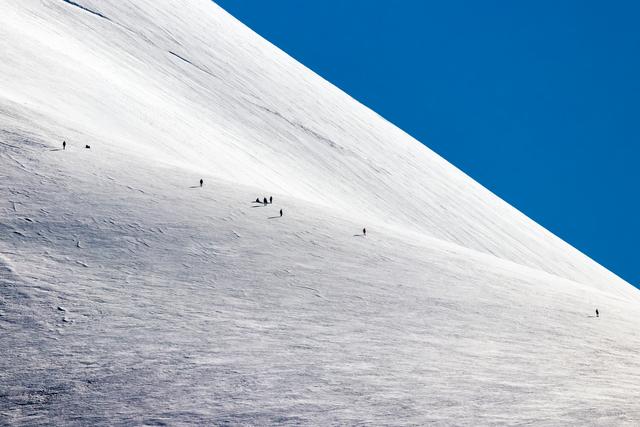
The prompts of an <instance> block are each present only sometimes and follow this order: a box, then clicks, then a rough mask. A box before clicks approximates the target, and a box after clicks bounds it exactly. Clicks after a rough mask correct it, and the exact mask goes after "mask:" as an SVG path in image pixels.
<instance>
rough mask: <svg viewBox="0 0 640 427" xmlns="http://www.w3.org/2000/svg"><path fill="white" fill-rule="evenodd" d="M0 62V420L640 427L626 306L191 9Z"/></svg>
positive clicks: (234, 26)
mask: <svg viewBox="0 0 640 427" xmlns="http://www.w3.org/2000/svg"><path fill="white" fill-rule="evenodd" d="M87 12H88V13H87ZM107 17H108V18H107ZM103 18H104V19H103ZM130 29H135V31H133V30H130ZM0 46H2V47H3V49H5V52H6V54H5V55H4V58H3V59H4V61H3V62H1V63H0V77H2V79H1V80H0V129H1V130H0V194H1V195H2V197H1V198H0V236H1V237H0V343H1V344H2V349H3V354H2V357H0V425H25V426H26V425H29V426H31V425H428V424H435V425H469V426H476V425H487V424H489V425H523V424H524V425H529V424H535V425H550V426H556V425H638V424H639V423H640V404H638V402H640V358H638V353H639V352H640V334H639V332H638V328H637V319H638V318H639V316H640V296H639V293H638V290H636V289H635V288H632V287H631V286H630V285H628V284H627V283H625V282H624V281H622V280H621V279H619V278H617V277H616V276H615V275H613V274H611V273H610V272H608V271H606V270H605V269H604V268H602V267H600V266H599V265H597V264H595V263H594V262H592V261H591V260H589V259H588V258H586V257H585V256H583V255H582V254H580V253H578V252H577V251H575V250H574V249H573V248H571V247H570V246H568V245H566V244H565V243H564V242H562V241H560V240H559V239H557V238H555V237H554V236H552V235H551V234H550V233H548V232H547V231H546V230H543V229H542V228H541V227H539V226H537V225H536V224H534V223H533V222H531V221H530V220H528V219H527V218H526V217H524V216H523V215H521V214H520V213H518V212H517V211H515V210H514V209H512V208H510V207H509V206H507V205H506V204H505V203H503V202H502V201H500V200H499V199H497V198H496V197H495V196H493V195H492V194H490V193H489V192H487V191H486V190H484V189H483V188H481V187H480V186H479V185H478V184H476V183H474V182H473V181H471V180H470V179H469V178H468V177H466V176H464V175H463V174H462V173H461V172H459V171H458V170H456V169H455V168H453V167H452V166H451V165H449V164H448V163H446V162H445V161H444V160H442V159H440V158H439V157H437V156H436V155H435V154H434V153H432V152H430V151H429V150H428V149H426V148H424V147H422V146H420V145H419V144H418V143H417V142H416V141H413V140H412V139H411V138H410V137H408V136H407V135H406V134H404V133H403V132H401V131H400V130H398V129H396V128H395V127H393V126H392V125H391V124H390V123H388V122H386V121H384V120H383V119H381V118H380V117H379V116H377V115H376V114H375V113H373V112H371V111H369V110H367V109H366V108H364V107H362V106H360V105H359V104H357V103H356V102H355V101H353V100H352V99H351V98H349V97H348V96H346V95H344V94H342V93H341V92H340V91H338V90H337V89H336V88H334V87H333V86H331V85H329V84H328V83H327V82H325V81H323V80H322V79H320V78H319V77H318V76H316V75H314V74H313V73H311V72H310V71H308V70H306V69H305V68H304V67H302V66H301V65H300V64H297V63H295V62H294V61H293V60H292V59H291V58H289V57H287V56H286V55H285V54H283V53H282V52H280V51H278V50H277V49H276V48H275V47H273V46H271V45H270V44H268V43H266V42H265V41H264V40H261V39H260V38H258V37H257V36H255V35H254V34H253V33H251V32H250V31H249V30H248V29H246V28H245V27H243V26H242V25H241V24H239V23H238V22H237V21H235V20H234V19H233V18H231V17H229V16H228V15H226V14H225V13H224V12H223V11H221V10H220V9H219V8H218V7H217V6H215V5H213V4H210V2H208V1H205V0H195V1H194V2H192V3H189V5H188V7H187V6H185V4H184V3H183V2H175V1H169V0H153V1H152V0H139V1H136V2H129V1H114V0H77V1H73V2H72V1H68V0H65V1H55V2H54V1H48V2H37V1H24V2H5V3H2V4H1V5H0ZM167 52H169V53H170V54H171V55H167ZM174 52H180V54H179V55H178V54H176V53H174ZM187 58H188V59H187ZM177 59H179V60H180V61H178V60H177ZM196 64H197V65H196ZM7 82H11V83H10V84H9V83H7ZM62 140H66V141H67V142H68V145H67V149H66V150H64V151H63V150H61V149H60V143H61V141H62ZM319 142H321V143H319ZM85 144H88V145H91V149H90V150H87V149H84V148H83V147H84V146H85ZM201 177H203V178H204V186H203V187H202V188H200V187H199V185H198V180H199V179H200V178H201ZM271 195H273V196H274V202H273V204H268V205H266V206H263V205H262V204H256V203H253V201H254V200H255V198H256V197H260V199H262V197H265V196H266V197H268V196H271ZM279 209H283V210H284V212H283V213H284V215H283V217H280V216H279V213H278V212H279ZM365 226H366V227H367V235H366V236H363V235H362V234H361V230H362V227H365ZM596 307H597V308H599V309H600V312H601V317H600V318H595V317H593V313H594V310H595V308H596Z"/></svg>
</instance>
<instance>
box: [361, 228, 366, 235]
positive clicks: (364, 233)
mask: <svg viewBox="0 0 640 427" xmlns="http://www.w3.org/2000/svg"><path fill="white" fill-rule="evenodd" d="M362 235H363V236H366V235H367V229H366V228H363V229H362Z"/></svg>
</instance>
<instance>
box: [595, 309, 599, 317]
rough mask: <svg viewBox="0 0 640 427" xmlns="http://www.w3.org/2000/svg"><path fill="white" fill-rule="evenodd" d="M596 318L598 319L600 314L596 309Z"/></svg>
mask: <svg viewBox="0 0 640 427" xmlns="http://www.w3.org/2000/svg"><path fill="white" fill-rule="evenodd" d="M596 317H600V312H599V311H598V309H597V308H596Z"/></svg>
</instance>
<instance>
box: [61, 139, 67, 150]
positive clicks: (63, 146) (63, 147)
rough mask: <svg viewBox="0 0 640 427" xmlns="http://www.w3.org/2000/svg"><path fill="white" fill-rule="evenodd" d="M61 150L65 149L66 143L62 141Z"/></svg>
mask: <svg viewBox="0 0 640 427" xmlns="http://www.w3.org/2000/svg"><path fill="white" fill-rule="evenodd" d="M62 149H63V150H66V149H67V141H62Z"/></svg>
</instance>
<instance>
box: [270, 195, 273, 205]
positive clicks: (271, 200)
mask: <svg viewBox="0 0 640 427" xmlns="http://www.w3.org/2000/svg"><path fill="white" fill-rule="evenodd" d="M271 203H273V196H269V204H271Z"/></svg>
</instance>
